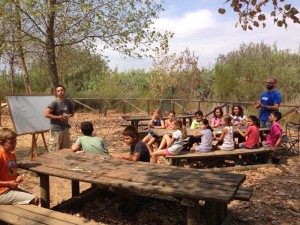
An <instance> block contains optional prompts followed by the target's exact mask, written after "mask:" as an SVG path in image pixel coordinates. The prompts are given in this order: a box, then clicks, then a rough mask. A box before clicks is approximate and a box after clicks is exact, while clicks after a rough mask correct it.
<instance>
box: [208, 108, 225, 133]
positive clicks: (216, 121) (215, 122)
mask: <svg viewBox="0 0 300 225" xmlns="http://www.w3.org/2000/svg"><path fill="white" fill-rule="evenodd" d="M222 117H223V110H222V108H221V107H216V108H215V109H214V116H213V118H212V120H211V127H212V128H215V127H219V126H221V119H222Z"/></svg>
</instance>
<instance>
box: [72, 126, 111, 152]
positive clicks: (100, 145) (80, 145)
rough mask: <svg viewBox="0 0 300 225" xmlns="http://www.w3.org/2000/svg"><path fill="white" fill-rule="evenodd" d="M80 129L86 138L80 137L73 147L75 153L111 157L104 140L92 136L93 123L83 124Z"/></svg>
mask: <svg viewBox="0 0 300 225" xmlns="http://www.w3.org/2000/svg"><path fill="white" fill-rule="evenodd" d="M80 129H81V132H82V133H83V135H84V136H82V137H79V138H78V139H77V141H76V143H74V144H73V145H72V150H73V152H80V151H86V152H90V153H95V154H100V155H103V156H110V154H109V152H108V150H107V146H106V144H105V142H104V141H103V139H102V138H100V137H97V136H94V135H92V134H93V131H94V127H93V124H92V123H91V122H87V121H85V122H82V123H81V125H80Z"/></svg>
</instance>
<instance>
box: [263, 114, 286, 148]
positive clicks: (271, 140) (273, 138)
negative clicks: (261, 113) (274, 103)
mask: <svg viewBox="0 0 300 225" xmlns="http://www.w3.org/2000/svg"><path fill="white" fill-rule="evenodd" d="M280 119H281V113H280V112H277V111H276V112H271V114H270V116H269V122H270V123H271V127H270V132H269V134H264V136H265V137H266V138H267V139H266V140H265V141H263V142H262V145H263V146H264V147H267V146H268V147H277V146H279V145H280V137H281V135H282V127H281V125H280V123H278V121H279V120H280Z"/></svg>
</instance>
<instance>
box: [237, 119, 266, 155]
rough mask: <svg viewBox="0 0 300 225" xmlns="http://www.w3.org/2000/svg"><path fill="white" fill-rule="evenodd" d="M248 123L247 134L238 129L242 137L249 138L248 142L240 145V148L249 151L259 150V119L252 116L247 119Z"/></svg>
mask: <svg viewBox="0 0 300 225" xmlns="http://www.w3.org/2000/svg"><path fill="white" fill-rule="evenodd" d="M246 122H247V125H248V128H247V130H246V132H242V131H241V130H240V128H238V129H237V131H238V132H239V134H240V135H241V136H242V137H247V140H246V141H245V142H243V143H240V144H239V147H240V148H247V149H255V148H259V146H260V143H259V119H258V118H257V117H256V116H254V115H251V116H249V117H247V119H246Z"/></svg>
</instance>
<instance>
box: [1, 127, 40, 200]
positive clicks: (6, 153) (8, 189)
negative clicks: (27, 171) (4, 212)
mask: <svg viewBox="0 0 300 225" xmlns="http://www.w3.org/2000/svg"><path fill="white" fill-rule="evenodd" d="M16 144H17V134H16V133H15V132H14V131H13V130H11V129H9V128H2V129H0V205H17V204H19V205H25V204H34V205H38V204H39V198H38V197H37V196H34V195H33V194H30V193H27V192H24V191H23V190H21V189H19V188H18V185H19V184H20V183H21V182H22V181H23V180H24V176H22V175H19V174H18V167H17V160H16V156H15V153H14V150H15V147H16Z"/></svg>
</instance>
